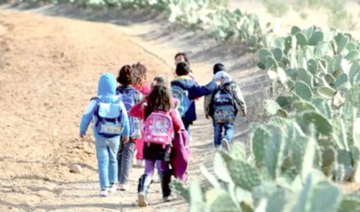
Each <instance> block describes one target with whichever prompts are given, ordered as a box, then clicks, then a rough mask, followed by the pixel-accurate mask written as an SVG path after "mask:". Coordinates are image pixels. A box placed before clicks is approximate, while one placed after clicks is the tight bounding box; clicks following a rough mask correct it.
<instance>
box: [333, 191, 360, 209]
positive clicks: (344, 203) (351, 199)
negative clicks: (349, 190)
mask: <svg viewBox="0 0 360 212" xmlns="http://www.w3.org/2000/svg"><path fill="white" fill-rule="evenodd" d="M350 211H360V196H359V195H358V194H347V195H344V196H343V198H342V200H341V203H340V206H339V208H338V212H350Z"/></svg>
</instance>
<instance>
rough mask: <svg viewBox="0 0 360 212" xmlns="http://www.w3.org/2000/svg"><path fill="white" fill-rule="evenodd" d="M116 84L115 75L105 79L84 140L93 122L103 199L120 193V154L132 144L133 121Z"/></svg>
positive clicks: (85, 119) (84, 125)
mask: <svg viewBox="0 0 360 212" xmlns="http://www.w3.org/2000/svg"><path fill="white" fill-rule="evenodd" d="M115 89H116V80H115V77H114V76H113V75H112V74H108V73H106V74H103V75H101V77H100V79H99V83H98V92H97V96H96V97H94V98H92V99H91V101H90V103H89V104H88V106H87V108H86V110H85V112H84V113H83V116H82V119H81V123H80V137H82V138H83V137H84V136H85V134H86V131H87V129H88V126H89V124H90V122H91V121H93V123H94V124H93V130H94V137H95V147H96V157H97V161H98V170H99V179H100V188H101V190H100V196H103V197H105V196H108V195H109V193H114V192H116V185H115V183H116V182H117V181H118V162H117V153H118V150H119V146H120V137H121V140H122V142H127V141H128V140H129V134H130V132H129V119H128V114H127V112H126V109H125V106H124V104H123V102H122V101H121V96H117V95H116V91H115Z"/></svg>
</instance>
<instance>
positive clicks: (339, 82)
mask: <svg viewBox="0 0 360 212" xmlns="http://www.w3.org/2000/svg"><path fill="white" fill-rule="evenodd" d="M348 82H349V78H348V75H347V74H346V73H341V74H340V75H339V76H338V77H337V78H336V81H335V89H336V90H341V89H343V88H345V87H346V86H347V84H348Z"/></svg>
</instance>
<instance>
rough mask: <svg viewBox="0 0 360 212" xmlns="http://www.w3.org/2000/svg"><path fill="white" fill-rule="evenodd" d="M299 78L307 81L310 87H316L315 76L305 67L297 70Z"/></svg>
mask: <svg viewBox="0 0 360 212" xmlns="http://www.w3.org/2000/svg"><path fill="white" fill-rule="evenodd" d="M297 75H298V79H299V80H301V81H303V82H305V83H306V84H307V85H308V86H309V87H310V88H313V87H314V76H313V75H312V74H311V73H310V72H308V71H306V70H305V69H304V68H299V69H298V70H297Z"/></svg>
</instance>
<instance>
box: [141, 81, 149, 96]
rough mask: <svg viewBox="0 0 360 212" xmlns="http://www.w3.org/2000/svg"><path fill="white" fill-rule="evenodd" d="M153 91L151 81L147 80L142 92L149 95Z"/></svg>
mask: <svg viewBox="0 0 360 212" xmlns="http://www.w3.org/2000/svg"><path fill="white" fill-rule="evenodd" d="M150 91H151V85H150V83H148V82H145V83H144V85H143V87H142V89H141V92H142V93H143V94H144V95H148V94H149V93H150Z"/></svg>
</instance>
